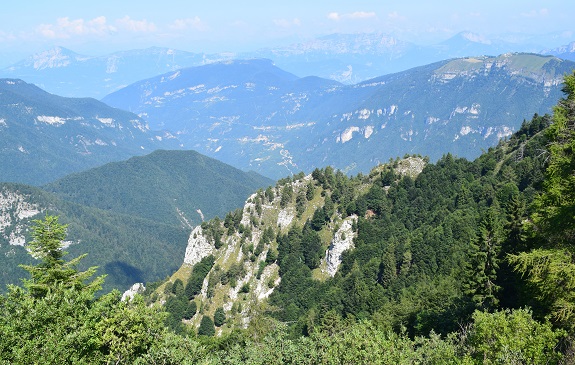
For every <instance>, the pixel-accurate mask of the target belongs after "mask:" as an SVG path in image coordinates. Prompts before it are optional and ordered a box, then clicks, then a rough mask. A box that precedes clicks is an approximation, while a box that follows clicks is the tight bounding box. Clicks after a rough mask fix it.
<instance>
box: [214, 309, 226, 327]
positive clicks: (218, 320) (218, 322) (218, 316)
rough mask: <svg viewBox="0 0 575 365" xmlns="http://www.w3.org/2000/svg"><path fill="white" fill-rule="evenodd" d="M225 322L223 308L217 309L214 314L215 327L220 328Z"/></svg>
mask: <svg viewBox="0 0 575 365" xmlns="http://www.w3.org/2000/svg"><path fill="white" fill-rule="evenodd" d="M225 322H226V313H225V312H224V308H222V307H218V308H217V309H216V311H215V312H214V325H215V326H216V327H221V326H222V325H223V324H224V323H225Z"/></svg>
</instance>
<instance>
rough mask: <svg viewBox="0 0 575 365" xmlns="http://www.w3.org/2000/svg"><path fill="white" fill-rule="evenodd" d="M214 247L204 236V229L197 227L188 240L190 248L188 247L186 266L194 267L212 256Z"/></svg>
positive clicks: (185, 258) (185, 259)
mask: <svg viewBox="0 0 575 365" xmlns="http://www.w3.org/2000/svg"><path fill="white" fill-rule="evenodd" d="M214 249H215V248H214V247H213V246H212V245H211V244H210V243H209V242H208V240H207V238H206V237H205V236H204V235H203V232H202V227H201V226H197V227H196V228H195V229H194V230H193V231H192V233H191V234H190V238H189V239H188V246H187V247H186V256H185V257H184V264H188V265H190V266H193V265H195V264H197V263H198V262H200V261H201V260H202V259H203V258H204V257H207V256H209V255H211V254H212V252H213V251H214Z"/></svg>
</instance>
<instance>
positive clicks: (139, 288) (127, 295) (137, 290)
mask: <svg viewBox="0 0 575 365" xmlns="http://www.w3.org/2000/svg"><path fill="white" fill-rule="evenodd" d="M144 290H146V287H145V286H144V284H142V283H136V284H134V285H132V287H130V289H128V290H126V291H125V292H124V294H122V301H125V300H131V299H132V298H133V297H134V295H136V294H141V293H143V292H144Z"/></svg>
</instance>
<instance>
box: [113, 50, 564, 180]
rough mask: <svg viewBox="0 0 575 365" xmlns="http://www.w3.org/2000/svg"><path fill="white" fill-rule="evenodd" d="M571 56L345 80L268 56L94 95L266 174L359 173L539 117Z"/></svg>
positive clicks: (484, 139)
mask: <svg viewBox="0 0 575 365" xmlns="http://www.w3.org/2000/svg"><path fill="white" fill-rule="evenodd" d="M573 67H574V63H573V62H571V61H564V60H560V59H558V58H555V57H552V56H541V55H536V54H502V55H500V56H497V57H492V56H480V57H466V58H458V59H450V60H444V61H440V62H437V63H433V64H429V65H425V66H420V67H417V68H413V69H410V70H407V71H403V72H400V73H396V74H389V75H385V76H381V77H377V78H374V79H370V80H367V81H364V82H361V83H358V84H354V85H342V84H340V83H337V82H335V81H332V80H326V79H321V78H318V77H305V78H298V77H296V76H294V75H293V74H289V73H286V72H285V71H283V70H281V69H280V68H278V67H277V66H275V65H274V64H273V63H272V62H271V61H269V60H261V59H259V60H253V59H252V60H236V61H229V62H221V63H215V64H210V65H205V66H201V67H192V68H186V69H182V70H178V71H175V72H171V73H167V74H164V75H160V76H157V77H154V78H150V79H147V80H142V81H140V82H137V83H134V84H132V85H129V86H127V87H125V88H123V89H121V90H119V91H117V92H115V93H112V94H110V95H108V96H106V97H105V98H104V99H103V101H104V102H106V103H108V104H110V105H113V106H115V107H119V108H123V109H126V110H130V111H132V112H135V113H137V114H139V115H142V117H143V118H145V119H146V121H147V122H148V123H150V125H151V126H152V127H153V128H163V129H167V130H169V131H171V132H172V133H173V134H174V135H176V134H177V135H178V138H179V139H180V141H181V142H182V143H183V144H184V146H187V147H188V148H193V149H194V150H197V151H198V152H200V153H203V154H206V155H208V156H211V157H215V158H217V159H219V160H221V161H224V162H226V163H229V164H232V165H234V166H237V167H239V168H241V169H245V170H254V171H257V172H259V173H261V174H263V175H266V176H270V177H273V178H281V177H283V176H286V175H288V174H290V173H291V174H294V173H297V172H299V171H306V172H308V173H309V172H311V171H313V170H314V169H315V168H322V167H324V166H326V165H330V166H333V167H334V168H336V169H340V170H342V171H344V172H346V173H348V174H356V173H358V172H362V173H367V172H368V171H369V170H370V169H371V168H372V167H373V166H374V165H377V164H378V163H382V162H385V161H387V160H388V159H389V158H395V157H396V156H397V155H400V156H402V155H404V154H406V153H408V154H420V155H424V156H429V157H430V159H431V160H432V161H436V160H438V159H439V158H440V157H441V156H442V155H443V154H445V153H447V152H451V153H452V154H455V155H457V156H459V157H465V158H468V159H473V158H476V157H478V156H479V154H480V153H481V151H482V150H486V149H488V148H489V147H492V146H494V145H496V144H497V142H498V140H499V139H500V138H503V137H505V136H510V135H511V134H512V133H513V132H514V131H516V130H518V129H519V127H520V125H521V121H522V120H523V119H525V118H530V117H531V116H532V115H533V114H534V113H540V114H544V113H548V112H550V111H551V108H552V106H553V105H554V104H555V102H556V101H557V100H558V99H559V97H560V96H561V90H560V84H561V81H562V77H563V75H564V74H565V73H568V72H570V71H571V70H572V69H573Z"/></svg>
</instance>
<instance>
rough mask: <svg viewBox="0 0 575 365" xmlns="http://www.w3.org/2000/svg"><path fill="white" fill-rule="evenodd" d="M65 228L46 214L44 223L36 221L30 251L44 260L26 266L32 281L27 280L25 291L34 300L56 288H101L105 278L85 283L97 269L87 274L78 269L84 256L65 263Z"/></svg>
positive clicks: (89, 270)
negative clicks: (26, 290)
mask: <svg viewBox="0 0 575 365" xmlns="http://www.w3.org/2000/svg"><path fill="white" fill-rule="evenodd" d="M66 228H67V227H66V225H62V224H60V223H59V222H58V217H57V216H51V215H46V216H45V218H44V219H43V220H40V219H38V220H35V221H34V226H33V227H32V238H33V240H32V242H30V243H29V244H28V249H29V251H30V254H31V255H32V256H33V257H36V258H38V259H40V260H41V263H40V264H38V265H36V266H32V265H23V266H22V267H23V268H24V269H25V270H26V271H28V272H29V273H30V279H29V280H26V281H25V286H26V288H27V289H28V290H29V291H30V293H31V294H32V296H34V297H43V296H45V295H47V294H48V293H49V292H50V291H51V290H54V289H55V288H58V289H62V288H74V289H77V290H82V289H83V288H84V287H86V286H88V287H89V288H88V289H91V290H93V289H94V288H100V286H101V282H102V279H103V278H99V279H98V280H96V281H94V282H93V283H91V284H86V283H85V281H86V280H87V279H88V278H89V277H91V276H92V275H94V273H95V272H96V268H95V267H91V268H90V269H88V270H87V271H84V272H78V271H77V270H76V266H77V265H78V263H79V262H80V260H81V259H82V258H84V257H85V255H84V256H80V257H77V258H75V259H73V260H71V261H69V262H66V261H64V259H63V256H64V255H66V254H67V252H65V251H63V245H64V239H65V238H66Z"/></svg>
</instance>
